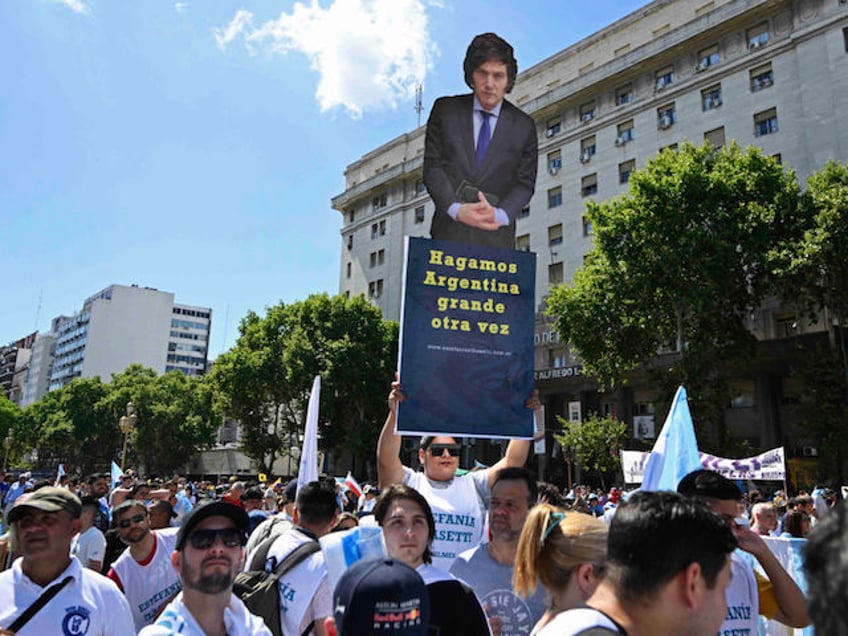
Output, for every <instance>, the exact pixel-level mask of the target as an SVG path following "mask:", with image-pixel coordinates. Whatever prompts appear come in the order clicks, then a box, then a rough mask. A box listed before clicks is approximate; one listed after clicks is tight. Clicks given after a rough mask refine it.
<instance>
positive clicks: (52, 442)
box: [22, 377, 118, 474]
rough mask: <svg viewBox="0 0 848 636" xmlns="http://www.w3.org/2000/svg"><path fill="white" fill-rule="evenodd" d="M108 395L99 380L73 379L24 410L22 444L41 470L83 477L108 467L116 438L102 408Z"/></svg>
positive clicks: (107, 388)
mask: <svg viewBox="0 0 848 636" xmlns="http://www.w3.org/2000/svg"><path fill="white" fill-rule="evenodd" d="M108 393H109V387H108V385H106V384H104V383H103V382H101V381H100V378H99V377H95V378H76V379H74V380H73V381H71V382H70V384H68V385H66V386H64V387H62V388H61V389H57V390H55V391H50V392H49V393H47V395H45V396H44V397H43V398H42V399H41V400H39V401H38V402H36V403H35V404H32V405H30V406H29V407H27V408H26V409H25V410H24V421H25V431H24V432H23V440H22V441H24V443H25V444H26V446H27V448H31V449H34V450H35V451H36V456H37V461H38V465H39V466H40V467H42V468H51V469H52V468H55V467H56V466H58V465H59V464H64V465H65V470H66V471H67V472H69V473H70V472H78V473H81V474H86V473H89V472H92V471H94V470H103V467H104V466H108V465H109V461H110V459H111V457H112V454H113V452H114V449H115V445H116V443H117V440H118V438H117V437H116V436H115V434H114V431H113V430H112V427H111V426H110V421H109V420H108V411H107V410H106V409H105V408H104V406H103V400H104V399H105V398H106V396H107V395H108Z"/></svg>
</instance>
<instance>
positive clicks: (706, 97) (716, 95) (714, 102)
mask: <svg viewBox="0 0 848 636" xmlns="http://www.w3.org/2000/svg"><path fill="white" fill-rule="evenodd" d="M719 106H721V84H716V85H715V86H710V87H709V88H705V89H704V90H702V91H701V108H702V109H703V110H704V112H706V111H708V110H713V109H714V108H718V107H719Z"/></svg>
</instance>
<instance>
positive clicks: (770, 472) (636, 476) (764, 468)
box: [621, 446, 786, 484]
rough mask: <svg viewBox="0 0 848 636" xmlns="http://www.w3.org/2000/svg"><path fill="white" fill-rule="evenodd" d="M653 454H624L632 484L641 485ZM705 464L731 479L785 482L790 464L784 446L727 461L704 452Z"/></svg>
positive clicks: (628, 480)
mask: <svg viewBox="0 0 848 636" xmlns="http://www.w3.org/2000/svg"><path fill="white" fill-rule="evenodd" d="M650 455H651V453H650V452H642V451H627V450H623V451H621V470H622V472H623V473H624V481H625V483H628V484H641V483H642V478H643V477H644V475H645V464H646V463H647V462H648V457H649V456H650ZM700 455H701V465H702V466H703V467H704V468H707V469H709V470H714V471H716V472H717V473H720V474H722V475H724V476H725V477H727V478H728V479H754V480H774V481H783V480H784V479H785V478H786V463H785V461H784V455H783V447H782V446H781V447H779V448H773V449H772V450H769V451H766V452H765V453H762V454H761V455H757V456H755V457H746V458H744V459H725V458H723V457H716V456H715V455H710V454H709V453H700Z"/></svg>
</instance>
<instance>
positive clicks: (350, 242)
mask: <svg viewBox="0 0 848 636" xmlns="http://www.w3.org/2000/svg"><path fill="white" fill-rule="evenodd" d="M347 249H349V250H352V249H353V234H350V235H349V236H348V237H347Z"/></svg>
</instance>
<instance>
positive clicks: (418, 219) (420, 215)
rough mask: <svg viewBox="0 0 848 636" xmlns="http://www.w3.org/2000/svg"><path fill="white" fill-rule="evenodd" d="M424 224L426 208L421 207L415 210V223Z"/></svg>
mask: <svg viewBox="0 0 848 636" xmlns="http://www.w3.org/2000/svg"><path fill="white" fill-rule="evenodd" d="M423 222H424V206H423V205H419V206H418V207H417V208H415V223H416V224H418V223H423Z"/></svg>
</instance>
